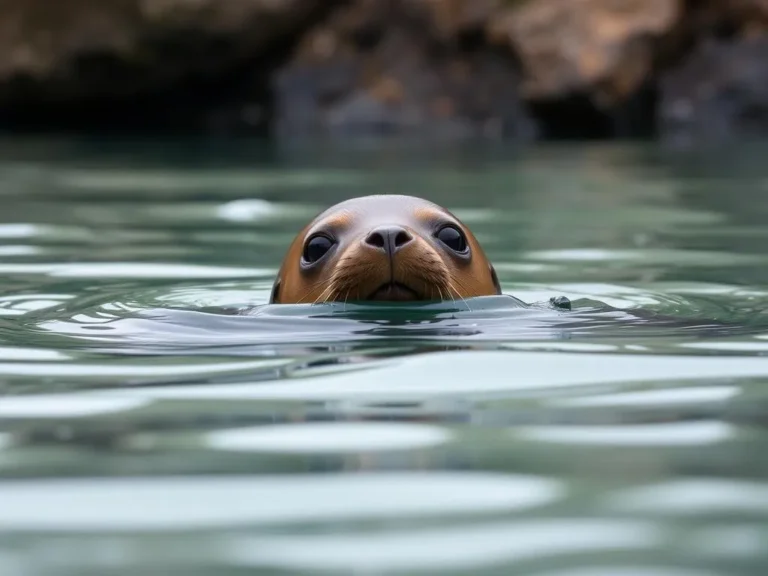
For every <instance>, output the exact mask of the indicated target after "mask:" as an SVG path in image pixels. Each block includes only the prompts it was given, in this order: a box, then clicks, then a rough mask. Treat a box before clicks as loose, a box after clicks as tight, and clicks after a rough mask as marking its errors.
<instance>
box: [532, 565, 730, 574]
mask: <svg viewBox="0 0 768 576" xmlns="http://www.w3.org/2000/svg"><path fill="white" fill-rule="evenodd" d="M536 576H725V575H724V574H722V573H721V572H710V571H709V570H707V571H704V572H703V571H701V570H688V569H685V568H668V567H666V566H643V567H639V566H638V567H628V566H605V565H600V566H592V567H589V568H567V569H565V570H557V571H555V572H540V573H539V572H537V573H536Z"/></svg>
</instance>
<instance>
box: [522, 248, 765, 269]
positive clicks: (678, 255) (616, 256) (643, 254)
mask: <svg viewBox="0 0 768 576" xmlns="http://www.w3.org/2000/svg"><path fill="white" fill-rule="evenodd" d="M525 257H526V258H529V259H531V260H544V261H574V262H606V261H627V262H631V263H633V264H635V263H637V262H638V261H643V262H646V263H652V264H667V265H673V264H682V265H684V266H686V267H690V266H707V267H709V266H715V265H717V266H724V265H725V266H728V265H730V266H741V265H744V264H755V263H761V262H763V260H764V257H763V256H761V255H755V254H734V253H732V252H714V251H705V250H672V249H667V250H652V249H647V248H644V249H638V250H606V249H591V248H582V249H567V250H540V251H532V252H528V253H527V254H526V255H525Z"/></svg>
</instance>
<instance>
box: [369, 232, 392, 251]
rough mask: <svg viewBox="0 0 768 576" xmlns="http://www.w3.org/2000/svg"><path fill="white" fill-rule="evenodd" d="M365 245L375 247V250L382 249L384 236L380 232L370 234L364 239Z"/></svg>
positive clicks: (384, 242)
mask: <svg viewBox="0 0 768 576" xmlns="http://www.w3.org/2000/svg"><path fill="white" fill-rule="evenodd" d="M365 243H366V244H370V245H371V246H375V247H376V248H384V246H385V245H386V243H387V241H386V240H385V239H384V235H383V234H382V233H381V232H371V233H370V234H369V235H368V237H367V238H366V239H365Z"/></svg>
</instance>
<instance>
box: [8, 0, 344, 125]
mask: <svg viewBox="0 0 768 576" xmlns="http://www.w3.org/2000/svg"><path fill="white" fill-rule="evenodd" d="M333 4H334V2H332V1H329V0H55V1H51V0H0V106H2V108H3V111H4V112H5V114H4V116H5V119H6V120H7V121H10V120H12V119H14V117H15V115H16V114H15V113H16V112H22V111H29V113H30V115H31V116H34V115H35V114H36V113H38V112H39V113H42V114H44V115H45V114H46V112H49V111H50V110H52V109H56V110H58V111H59V113H60V115H65V114H67V113H68V111H67V106H68V105H70V104H71V105H73V106H80V107H81V109H80V112H81V113H82V114H83V115H86V116H87V114H88V113H89V111H88V109H87V108H88V104H87V103H95V106H94V108H99V107H100V106H102V107H103V106H106V105H109V106H110V107H111V114H112V116H118V115H119V114H121V113H124V110H123V109H122V108H121V105H124V106H126V107H128V108H130V107H131V105H132V104H131V103H132V102H133V101H134V100H135V99H137V98H139V99H140V98H143V97H145V96H147V95H152V96H154V95H158V96H157V98H158V99H160V100H162V99H166V100H168V102H166V103H165V104H164V106H166V107H167V108H170V109H173V107H174V106H178V99H179V97H181V96H183V94H185V91H186V93H189V94H192V96H193V98H194V92H195V90H196V88H197V87H198V86H200V85H207V86H210V85H215V84H216V83H217V82H220V81H221V79H222V78H224V79H226V80H227V81H230V80H231V79H232V78H233V77H235V76H236V75H237V74H239V73H240V71H241V70H244V69H247V66H248V63H250V62H254V61H258V60H259V59H266V58H267V57H269V56H271V55H272V52H273V51H274V50H275V49H276V46H279V43H280V42H284V41H285V39H286V38H288V39H292V38H295V37H296V36H297V35H299V34H300V33H301V32H302V31H303V30H304V29H305V28H306V26H307V24H308V22H310V21H311V20H312V19H314V18H317V17H318V16H320V15H321V13H322V12H324V11H325V10H328V9H330V7H332V6H333ZM284 50H285V49H283V51H284ZM224 88H225V89H231V87H230V86H225V87H224ZM174 90H175V91H176V92H175V93H173V94H169V93H168V91H174ZM215 96H216V95H215V94H214V95H213V97H212V99H215ZM183 105H184V104H183V103H182V107H183ZM207 105H210V104H207ZM135 112H136V114H137V115H139V116H140V115H141V110H140V109H138V110H136V111H135ZM108 114H109V113H107V116H108ZM107 119H109V118H107Z"/></svg>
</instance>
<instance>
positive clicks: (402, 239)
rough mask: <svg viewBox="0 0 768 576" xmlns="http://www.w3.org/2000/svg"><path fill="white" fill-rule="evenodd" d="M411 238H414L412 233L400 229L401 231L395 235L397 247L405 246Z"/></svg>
mask: <svg viewBox="0 0 768 576" xmlns="http://www.w3.org/2000/svg"><path fill="white" fill-rule="evenodd" d="M411 240H413V236H411V235H410V234H409V233H408V232H406V231H405V230H400V231H399V232H398V233H397V234H396V235H395V248H400V247H401V246H405V245H406V244H408V242H410V241H411Z"/></svg>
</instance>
